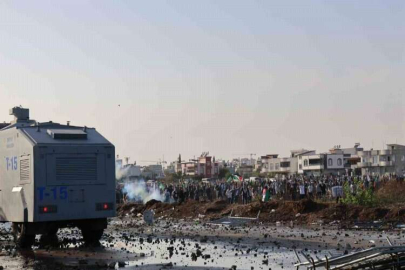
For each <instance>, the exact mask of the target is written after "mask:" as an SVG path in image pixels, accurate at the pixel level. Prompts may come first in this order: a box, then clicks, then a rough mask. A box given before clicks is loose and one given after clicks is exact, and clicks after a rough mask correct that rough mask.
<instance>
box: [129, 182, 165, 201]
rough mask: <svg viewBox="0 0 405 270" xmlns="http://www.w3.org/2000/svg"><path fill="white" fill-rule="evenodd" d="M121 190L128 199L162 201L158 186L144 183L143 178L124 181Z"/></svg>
mask: <svg viewBox="0 0 405 270" xmlns="http://www.w3.org/2000/svg"><path fill="white" fill-rule="evenodd" d="M122 192H123V193H124V194H126V196H127V198H128V199H129V200H130V201H136V202H143V203H147V202H148V201H150V200H157V201H163V196H162V195H161V194H160V190H159V188H158V187H155V186H150V187H148V186H147V185H146V182H145V180H143V179H140V180H133V181H131V182H126V183H125V184H124V188H123V189H122Z"/></svg>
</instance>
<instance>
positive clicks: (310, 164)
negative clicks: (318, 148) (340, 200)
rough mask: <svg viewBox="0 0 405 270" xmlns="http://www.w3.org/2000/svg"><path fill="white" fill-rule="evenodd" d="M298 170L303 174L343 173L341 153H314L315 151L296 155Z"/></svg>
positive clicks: (342, 156)
mask: <svg viewBox="0 0 405 270" xmlns="http://www.w3.org/2000/svg"><path fill="white" fill-rule="evenodd" d="M298 172H299V173H301V174H305V175H315V176H319V175H322V174H344V173H346V171H345V166H344V155H343V153H324V154H316V153H315V151H310V152H307V153H303V154H299V155H298Z"/></svg>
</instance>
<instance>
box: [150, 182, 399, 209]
mask: <svg viewBox="0 0 405 270" xmlns="http://www.w3.org/2000/svg"><path fill="white" fill-rule="evenodd" d="M392 179H397V178H396V177H395V176H393V175H386V176H355V177H351V176H347V175H343V176H339V175H328V176H327V175H323V176H290V177H277V178H271V179H268V178H264V179H259V180H256V181H237V182H235V181H226V180H216V181H210V182H201V181H187V182H186V181H181V182H179V183H176V184H163V183H157V182H154V183H153V184H152V185H149V186H147V189H148V190H147V191H146V192H153V191H154V192H156V190H159V192H160V194H161V200H162V201H164V202H167V203H170V202H176V203H183V202H186V201H187V200H195V201H213V200H216V199H222V200H226V201H227V202H228V203H229V204H235V203H240V204H248V203H250V202H252V201H253V200H255V199H257V200H262V201H264V202H266V201H269V200H270V199H272V198H276V199H285V200H300V199H304V198H308V199H321V200H339V198H341V197H342V196H343V194H344V192H343V188H344V187H348V188H349V189H350V192H351V193H352V194H356V192H358V189H370V190H372V191H374V190H376V189H378V188H379V187H380V186H381V185H382V184H383V183H384V182H386V181H389V180H392Z"/></svg>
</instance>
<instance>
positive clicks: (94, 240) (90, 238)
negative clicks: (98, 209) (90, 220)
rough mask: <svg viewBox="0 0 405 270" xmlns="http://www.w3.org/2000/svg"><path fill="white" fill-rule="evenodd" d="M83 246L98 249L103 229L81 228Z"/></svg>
mask: <svg viewBox="0 0 405 270" xmlns="http://www.w3.org/2000/svg"><path fill="white" fill-rule="evenodd" d="M81 231H82V235H83V240H84V244H85V245H86V246H89V247H99V246H100V245H101V244H100V239H101V237H102V236H103V232H104V229H97V230H91V229H90V228H81Z"/></svg>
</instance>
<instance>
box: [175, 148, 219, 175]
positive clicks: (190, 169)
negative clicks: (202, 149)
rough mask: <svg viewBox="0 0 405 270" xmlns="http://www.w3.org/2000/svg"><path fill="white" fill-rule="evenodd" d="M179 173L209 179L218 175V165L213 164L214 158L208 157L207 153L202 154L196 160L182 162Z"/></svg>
mask: <svg viewBox="0 0 405 270" xmlns="http://www.w3.org/2000/svg"><path fill="white" fill-rule="evenodd" d="M181 171H182V173H183V174H184V175H189V176H201V177H204V178H211V177H216V176H217V175H218V172H219V166H218V163H217V162H215V157H214V158H212V157H210V156H208V152H207V153H203V154H202V155H201V156H200V157H198V159H192V160H190V161H188V162H182V163H181Z"/></svg>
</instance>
